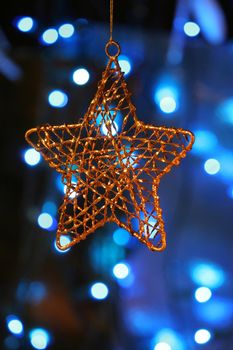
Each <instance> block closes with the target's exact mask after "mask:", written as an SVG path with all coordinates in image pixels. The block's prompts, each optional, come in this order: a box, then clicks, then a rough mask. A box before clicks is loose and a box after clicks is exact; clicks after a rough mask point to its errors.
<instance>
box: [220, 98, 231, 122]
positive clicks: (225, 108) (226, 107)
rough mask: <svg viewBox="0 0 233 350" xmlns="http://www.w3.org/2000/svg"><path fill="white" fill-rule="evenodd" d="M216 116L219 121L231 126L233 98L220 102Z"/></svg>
mask: <svg viewBox="0 0 233 350" xmlns="http://www.w3.org/2000/svg"><path fill="white" fill-rule="evenodd" d="M217 114H218V116H219V117H220V119H221V121H223V122H225V123H228V124H231V125H232V124H233V98H232V97H231V98H228V99H227V100H225V101H224V102H222V103H221V104H220V105H219V107H218V108H217Z"/></svg>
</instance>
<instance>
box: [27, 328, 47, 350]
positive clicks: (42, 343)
mask: <svg viewBox="0 0 233 350" xmlns="http://www.w3.org/2000/svg"><path fill="white" fill-rule="evenodd" d="M29 338H30V342H31V345H32V346H33V347H34V348H35V349H38V350H41V349H42V350H43V349H46V348H47V346H48V345H49V342H50V335H49V333H48V332H47V331H46V330H45V329H43V328H35V329H33V330H32V331H31V332H30V333H29Z"/></svg>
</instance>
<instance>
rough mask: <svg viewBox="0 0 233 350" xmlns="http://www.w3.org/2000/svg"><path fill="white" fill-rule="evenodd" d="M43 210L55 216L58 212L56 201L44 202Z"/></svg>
mask: <svg viewBox="0 0 233 350" xmlns="http://www.w3.org/2000/svg"><path fill="white" fill-rule="evenodd" d="M42 211H43V212H46V213H48V214H50V215H52V216H55V215H56V213H57V206H56V204H55V203H54V202H51V201H48V202H45V203H44V204H43V206H42Z"/></svg>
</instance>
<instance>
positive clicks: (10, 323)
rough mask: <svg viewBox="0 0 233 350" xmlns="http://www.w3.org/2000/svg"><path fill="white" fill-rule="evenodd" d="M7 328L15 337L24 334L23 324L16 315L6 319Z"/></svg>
mask: <svg viewBox="0 0 233 350" xmlns="http://www.w3.org/2000/svg"><path fill="white" fill-rule="evenodd" d="M6 322H7V328H8V329H9V331H10V332H11V333H12V334H14V335H21V334H23V323H22V322H21V321H20V319H19V318H18V317H16V316H14V315H9V316H8V317H7V319H6Z"/></svg>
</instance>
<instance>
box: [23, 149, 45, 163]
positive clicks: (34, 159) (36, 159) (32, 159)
mask: <svg viewBox="0 0 233 350" xmlns="http://www.w3.org/2000/svg"><path fill="white" fill-rule="evenodd" d="M24 160H25V163H27V164H28V165H30V166H35V165H37V164H39V163H40V160H41V155H40V153H39V152H37V151H36V150H35V149H34V148H29V149H27V150H26V151H25V153H24Z"/></svg>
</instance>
